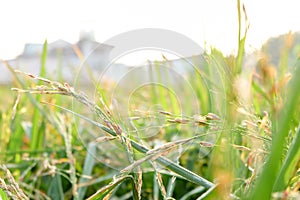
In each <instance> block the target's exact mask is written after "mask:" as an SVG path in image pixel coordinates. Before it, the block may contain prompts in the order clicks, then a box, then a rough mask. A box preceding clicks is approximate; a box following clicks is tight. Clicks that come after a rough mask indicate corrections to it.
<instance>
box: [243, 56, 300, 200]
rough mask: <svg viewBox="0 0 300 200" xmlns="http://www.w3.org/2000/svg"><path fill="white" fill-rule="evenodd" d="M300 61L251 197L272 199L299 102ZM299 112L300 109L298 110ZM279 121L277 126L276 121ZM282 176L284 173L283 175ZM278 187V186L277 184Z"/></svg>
mask: <svg viewBox="0 0 300 200" xmlns="http://www.w3.org/2000/svg"><path fill="white" fill-rule="evenodd" d="M299 77H300V61H299V60H298V62H297V66H296V71H295V73H294V75H293V78H292V80H291V82H290V88H289V91H288V94H287V96H286V101H285V103H284V106H283V108H282V110H281V113H280V114H279V115H278V117H277V118H274V119H273V122H274V123H273V129H274V133H273V135H274V138H273V140H272V146H271V153H270V155H269V157H268V159H267V161H266V164H265V165H264V167H263V169H262V172H261V174H260V175H259V178H258V180H257V184H256V185H255V186H254V188H253V189H252V190H251V192H250V195H249V196H248V198H249V199H270V198H271V195H272V191H273V187H274V184H275V181H276V177H277V176H278V174H279V170H280V168H281V165H282V164H281V157H282V155H283V150H284V147H285V145H286V137H287V136H288V134H289V132H290V129H291V124H292V120H291V119H292V116H294V114H295V113H296V112H297V109H296V108H297V106H299V105H298V102H299V96H300V93H299V89H298V88H299V85H300V79H299ZM298 112H299V111H298ZM276 121H278V125H277V126H276V125H275V124H276V123H275V122H276ZM281 176H282V175H281ZM276 188H277V186H276Z"/></svg>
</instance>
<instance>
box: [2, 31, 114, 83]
mask: <svg viewBox="0 0 300 200" xmlns="http://www.w3.org/2000/svg"><path fill="white" fill-rule="evenodd" d="M112 49H113V46H110V45H107V44H101V43H99V42H97V41H96V40H95V38H94V34H93V32H81V33H80V38H79V41H78V42H77V43H75V44H71V43H69V42H67V41H65V40H57V41H54V42H52V43H49V44H48V49H47V50H48V51H47V59H46V70H47V75H48V77H50V78H53V79H55V80H57V78H60V79H63V80H66V81H73V80H74V76H76V74H79V73H80V76H84V77H85V78H87V77H86V76H88V74H87V71H88V70H96V71H101V70H103V69H104V68H105V66H106V65H107V63H108V57H109V53H110V51H111V50H112ZM42 52H43V44H33V43H29V44H26V45H25V47H24V51H23V53H22V54H21V55H19V56H17V57H16V58H15V59H13V60H8V61H7V62H8V63H9V64H10V65H11V66H12V67H13V68H14V69H18V70H21V71H24V72H28V73H32V74H37V75H38V74H39V73H40V68H41V55H42ZM1 67H4V66H1ZM4 71H5V72H4V73H0V84H1V83H2V84H3V83H8V82H11V81H12V76H11V75H10V72H9V71H8V70H6V69H5V70H4Z"/></svg>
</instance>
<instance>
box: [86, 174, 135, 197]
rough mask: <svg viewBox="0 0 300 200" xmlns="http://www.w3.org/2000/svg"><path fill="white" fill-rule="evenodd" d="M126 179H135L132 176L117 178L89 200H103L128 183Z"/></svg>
mask: <svg viewBox="0 0 300 200" xmlns="http://www.w3.org/2000/svg"><path fill="white" fill-rule="evenodd" d="M126 179H133V177H132V176H131V175H126V176H121V177H118V178H115V179H114V180H113V181H112V182H111V183H110V184H108V185H106V186H105V187H103V188H101V189H100V190H98V191H97V192H96V193H95V194H93V195H92V196H90V197H89V198H88V199H87V200H96V199H103V198H105V197H107V196H108V195H109V194H110V193H111V192H112V190H113V189H115V188H116V187H117V186H118V185H119V184H121V183H122V182H124V181H126Z"/></svg>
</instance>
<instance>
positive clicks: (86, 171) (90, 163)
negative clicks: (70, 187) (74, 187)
mask: <svg viewBox="0 0 300 200" xmlns="http://www.w3.org/2000/svg"><path fill="white" fill-rule="evenodd" d="M96 148H97V144H96V143H95V142H91V143H89V144H88V148H87V154H86V157H85V160H84V167H83V172H82V175H83V176H82V177H81V178H80V179H79V184H81V183H84V182H86V181H88V178H86V177H87V176H91V174H92V170H93V167H94V165H95V158H94V156H95V155H96ZM86 190H87V187H86V186H85V187H81V188H79V189H78V199H84V195H85V193H86Z"/></svg>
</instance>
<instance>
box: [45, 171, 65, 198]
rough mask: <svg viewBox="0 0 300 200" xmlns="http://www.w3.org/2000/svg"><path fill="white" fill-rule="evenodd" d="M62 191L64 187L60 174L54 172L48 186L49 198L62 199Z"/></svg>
mask: <svg viewBox="0 0 300 200" xmlns="http://www.w3.org/2000/svg"><path fill="white" fill-rule="evenodd" d="M63 191H64V189H63V186H62V183H61V176H60V175H59V174H55V176H54V177H53V179H52V181H51V183H50V186H49V188H48V191H47V195H48V196H49V197H51V199H57V200H59V199H64V192H63Z"/></svg>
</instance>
